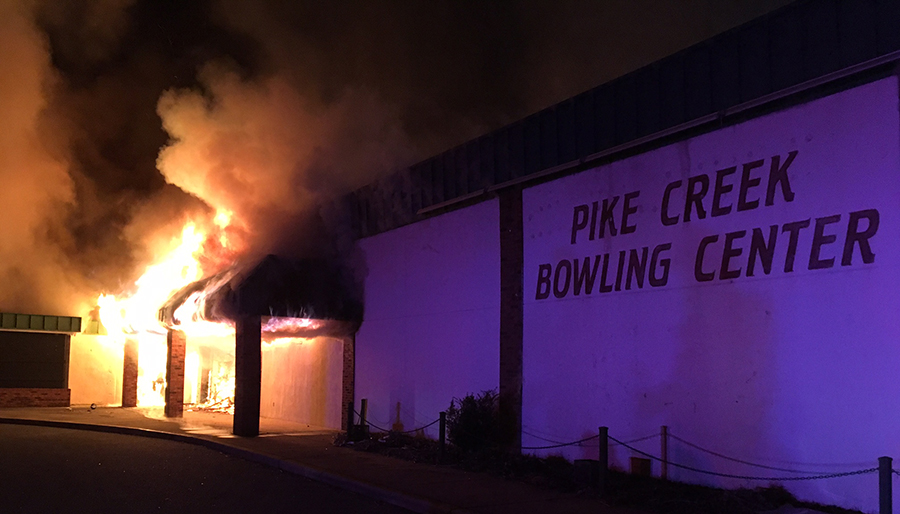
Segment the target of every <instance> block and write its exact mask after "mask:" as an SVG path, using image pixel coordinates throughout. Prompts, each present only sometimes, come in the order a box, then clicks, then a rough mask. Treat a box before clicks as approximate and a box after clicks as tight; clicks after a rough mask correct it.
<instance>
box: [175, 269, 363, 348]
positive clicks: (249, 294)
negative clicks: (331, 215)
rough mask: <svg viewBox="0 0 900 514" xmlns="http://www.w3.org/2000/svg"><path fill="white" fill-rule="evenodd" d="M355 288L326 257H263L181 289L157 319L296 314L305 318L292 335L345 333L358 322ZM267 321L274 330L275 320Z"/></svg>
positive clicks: (218, 319) (221, 319)
mask: <svg viewBox="0 0 900 514" xmlns="http://www.w3.org/2000/svg"><path fill="white" fill-rule="evenodd" d="M357 289H358V288H357V287H356V286H355V285H354V283H353V280H352V278H351V277H349V276H348V275H347V274H346V273H343V272H342V270H341V269H340V268H338V267H337V266H335V265H334V264H332V263H330V262H328V261H326V260H322V259H299V260H293V259H286V258H283V257H278V256H275V255H268V256H266V257H265V258H263V259H262V260H261V261H259V262H258V263H256V264H255V265H252V266H239V265H238V266H235V267H232V268H229V269H227V270H225V271H222V272H220V273H218V274H216V275H212V276H210V277H207V278H204V279H202V280H198V281H196V282H194V283H192V284H190V285H188V286H186V287H184V288H182V289H181V290H179V291H177V292H176V293H175V294H173V295H172V296H171V297H170V298H169V300H168V301H167V302H166V303H165V304H164V305H163V306H162V307H161V308H160V309H159V320H160V322H161V323H163V324H164V325H166V326H167V327H169V328H173V329H178V328H179V327H180V326H182V325H184V324H186V323H191V322H202V321H209V322H215V323H227V324H233V322H234V321H235V320H236V319H238V318H239V317H242V316H262V317H266V316H268V317H271V318H273V319H274V318H299V319H303V320H310V322H308V323H305V324H302V323H301V324H297V323H293V324H291V327H292V328H291V333H292V334H293V335H305V336H310V335H317V334H318V333H326V332H327V333H333V332H342V333H349V332H354V331H355V330H356V328H358V326H359V324H360V322H361V321H362V313H363V305H362V301H361V300H360V295H359V292H358V290H357ZM313 320H315V321H317V322H318V323H316V322H313ZM325 321H327V322H328V323H327V324H325V323H321V322H325ZM268 325H269V326H270V328H272V331H279V328H278V326H279V324H278V323H273V322H271V321H270V322H269V323H268Z"/></svg>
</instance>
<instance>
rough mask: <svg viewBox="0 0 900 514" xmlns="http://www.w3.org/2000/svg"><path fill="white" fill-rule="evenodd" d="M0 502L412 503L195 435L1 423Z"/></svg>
mask: <svg viewBox="0 0 900 514" xmlns="http://www.w3.org/2000/svg"><path fill="white" fill-rule="evenodd" d="M0 512H4V513H45V512H46V513H64V512H86V513H92V514H93V513H98V514H99V513H116V514H120V513H130V512H134V513H143V512H156V513H159V512H165V513H180V512H186V513H192V514H200V513H205V512H213V513H215V514H228V513H241V514H248V513H252V512H264V513H266V514H276V513H288V512H302V513H304V514H313V513H326V512H328V513H336V512H365V513H373V514H381V513H384V514H388V513H391V514H393V513H398V514H399V513H406V512H408V511H405V510H403V509H400V508H397V507H394V506H391V505H385V504H382V503H379V502H376V501H374V500H371V499H368V498H365V497H363V496H360V495H357V494H354V493H349V492H346V491H342V490H340V489H336V488H333V487H330V486H328V485H325V484H321V483H319V482H315V481H313V480H309V479H306V478H303V477H298V476H295V475H291V474H288V473H284V472H282V471H279V470H276V469H273V468H269V467H266V466H263V465H260V464H255V463H252V462H247V461H244V460H241V459H238V458H235V457H229V456H227V455H224V454H221V453H218V452H216V451H213V450H209V449H207V448H203V447H199V446H194V445H190V444H184V443H177V442H173V441H165V440H159V439H149V438H145V437H135V436H127V435H119V434H105V433H99V432H89V431H82V430H68V429H62V428H44V427H31V426H20V425H0Z"/></svg>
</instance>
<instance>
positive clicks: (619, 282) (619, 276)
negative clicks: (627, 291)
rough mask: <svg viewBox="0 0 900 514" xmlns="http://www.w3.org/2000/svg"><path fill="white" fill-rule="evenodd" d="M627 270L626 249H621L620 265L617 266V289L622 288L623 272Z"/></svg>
mask: <svg viewBox="0 0 900 514" xmlns="http://www.w3.org/2000/svg"><path fill="white" fill-rule="evenodd" d="M624 271H625V250H620V251H619V265H618V266H617V267H616V291H621V290H622V274H623V272H624Z"/></svg>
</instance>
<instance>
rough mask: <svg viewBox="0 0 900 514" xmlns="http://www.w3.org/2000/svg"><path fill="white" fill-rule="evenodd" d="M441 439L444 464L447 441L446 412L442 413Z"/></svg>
mask: <svg viewBox="0 0 900 514" xmlns="http://www.w3.org/2000/svg"><path fill="white" fill-rule="evenodd" d="M439 439H440V441H441V462H444V447H445V446H446V440H447V413H446V412H441V422H440V436H439Z"/></svg>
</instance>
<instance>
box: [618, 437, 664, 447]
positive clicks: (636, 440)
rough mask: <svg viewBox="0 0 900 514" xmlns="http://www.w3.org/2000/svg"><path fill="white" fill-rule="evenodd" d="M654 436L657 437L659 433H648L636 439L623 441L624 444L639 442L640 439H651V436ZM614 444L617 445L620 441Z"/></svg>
mask: <svg viewBox="0 0 900 514" xmlns="http://www.w3.org/2000/svg"><path fill="white" fill-rule="evenodd" d="M656 437H659V434H650V435H648V436H644V437H638V438H637V439H632V440H631V441H625V444H634V443H639V442H641V441H646V440H647V439H653V438H656ZM616 444H617V445H618V444H620V443H616Z"/></svg>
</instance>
